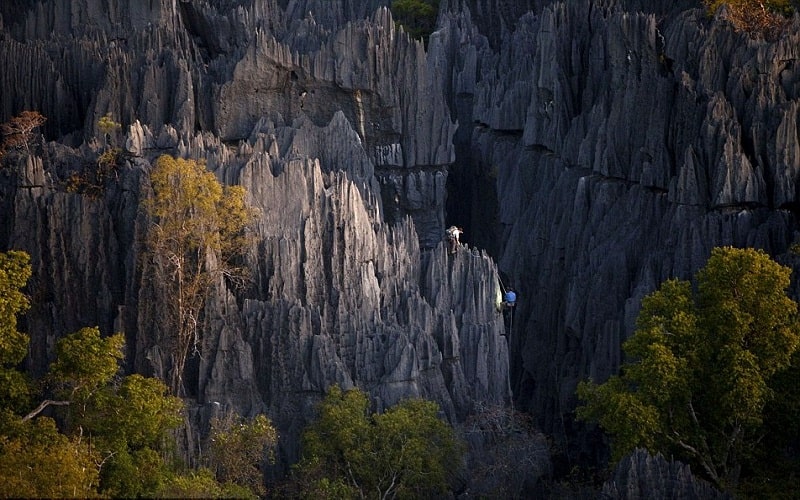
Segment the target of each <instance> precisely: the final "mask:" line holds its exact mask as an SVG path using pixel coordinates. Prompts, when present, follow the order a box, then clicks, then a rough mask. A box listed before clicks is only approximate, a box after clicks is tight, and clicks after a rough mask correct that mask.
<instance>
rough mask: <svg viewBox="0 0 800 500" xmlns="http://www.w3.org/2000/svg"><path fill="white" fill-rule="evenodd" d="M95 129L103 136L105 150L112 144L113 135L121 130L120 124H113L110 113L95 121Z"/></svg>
mask: <svg viewBox="0 0 800 500" xmlns="http://www.w3.org/2000/svg"><path fill="white" fill-rule="evenodd" d="M97 128H99V129H100V133H101V134H103V145H104V147H105V148H106V149H107V148H108V146H109V145H110V144H113V142H114V135H116V133H117V130H119V129H121V128H122V124H121V123H118V122H115V121H114V117H113V116H111V113H106V114H105V115H103V116H102V117H100V119H99V120H97Z"/></svg>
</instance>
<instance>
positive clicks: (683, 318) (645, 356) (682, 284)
mask: <svg viewBox="0 0 800 500" xmlns="http://www.w3.org/2000/svg"><path fill="white" fill-rule="evenodd" d="M789 274H790V269H789V268H786V267H783V266H781V265H779V264H777V263H776V262H774V261H772V260H771V259H770V258H769V256H768V255H766V254H765V253H764V252H762V251H758V250H753V249H736V248H730V247H728V248H715V249H714V250H713V252H712V254H711V258H710V259H709V260H708V263H707V264H706V266H705V267H704V268H703V269H701V270H700V271H699V272H698V273H697V291H696V292H694V291H693V289H692V286H691V284H690V283H689V282H686V281H679V280H669V281H667V282H665V283H664V284H662V285H661V287H660V288H659V290H657V291H656V292H654V293H653V294H651V295H650V296H648V297H645V299H644V300H643V301H642V309H641V312H640V314H639V317H638V320H637V330H636V332H635V333H634V335H633V336H632V337H631V338H630V339H629V340H628V341H626V342H625V343H624V345H623V348H624V350H625V353H626V354H627V356H628V361H627V362H626V363H625V364H624V365H623V366H622V368H621V374H620V375H619V376H614V377H611V378H610V379H609V380H608V381H607V382H605V383H604V384H601V385H595V384H593V383H591V382H582V383H581V384H579V386H578V396H579V397H580V398H581V399H582V400H584V401H585V402H586V404H585V405H584V406H582V407H579V408H578V417H579V418H581V419H584V420H592V421H596V422H599V424H600V426H601V427H602V428H603V429H604V430H605V431H606V432H608V433H609V434H611V436H612V437H613V440H612V452H613V456H614V458H615V459H619V458H621V457H622V456H623V455H624V454H626V453H628V452H630V451H631V450H633V448H634V447H637V446H638V447H645V448H647V449H648V450H650V451H651V452H661V453H663V454H665V455H667V456H675V457H676V458H680V459H682V460H684V461H685V462H688V463H690V464H692V465H694V466H695V470H699V471H701V472H702V473H704V474H705V475H706V476H707V477H708V478H709V479H711V480H712V481H714V482H715V483H716V484H717V485H718V486H720V487H723V488H726V489H735V488H736V486H737V483H738V480H739V475H740V471H741V470H742V467H743V466H747V465H752V457H753V450H754V449H755V448H757V447H758V445H759V443H761V442H762V438H763V437H764V431H765V427H764V425H763V423H764V419H765V417H769V415H768V412H767V411H766V410H767V409H768V404H769V403H770V402H771V401H773V400H774V399H775V395H776V393H777V394H780V391H782V390H785V388H786V387H785V386H787V385H788V384H787V383H786V382H785V381H782V382H781V385H782V386H784V387H783V389H782V388H781V386H778V385H775V381H776V380H779V379H780V377H777V375H780V374H783V373H788V370H787V369H788V368H789V367H790V364H791V361H792V355H793V353H794V352H795V350H796V349H797V347H798V342H799V341H800V323H798V310H797V304H796V303H795V302H794V301H793V300H792V299H790V298H789V297H787V295H786V293H785V290H786V288H787V287H788V285H789ZM795 359H797V357H795ZM795 378H796V377H795ZM795 400H797V398H795ZM796 410H797V408H795V411H796Z"/></svg>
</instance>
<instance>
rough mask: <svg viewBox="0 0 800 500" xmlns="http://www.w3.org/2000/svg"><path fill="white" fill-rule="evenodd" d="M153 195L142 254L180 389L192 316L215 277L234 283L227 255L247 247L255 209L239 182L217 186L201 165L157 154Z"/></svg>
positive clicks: (193, 330) (235, 272) (192, 343)
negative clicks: (149, 266) (155, 284)
mask: <svg viewBox="0 0 800 500" xmlns="http://www.w3.org/2000/svg"><path fill="white" fill-rule="evenodd" d="M150 181H151V183H152V186H153V196H152V197H151V198H150V199H148V200H147V201H146V204H145V206H146V208H147V210H148V212H149V214H150V216H151V217H152V224H151V226H150V230H149V237H148V247H149V254H150V258H151V259H152V262H153V264H154V272H155V277H156V278H157V279H158V280H159V283H160V286H163V287H164V288H165V290H164V292H165V298H166V302H165V304H164V305H165V306H166V313H167V317H166V323H165V324H164V328H165V329H167V330H169V331H170V332H171V333H170V337H171V345H170V354H171V360H172V366H171V372H170V375H169V379H170V380H169V384H170V388H171V389H172V391H173V393H175V394H178V393H179V392H180V391H182V389H183V382H182V380H183V378H182V377H183V371H184V367H185V364H186V360H187V358H188V357H189V355H190V354H191V352H192V351H194V352H197V353H199V344H200V335H199V333H200V328H199V321H200V316H201V313H202V311H203V308H204V305H205V301H206V298H207V297H208V295H209V293H210V291H211V290H212V288H213V287H214V284H215V282H216V281H217V280H219V279H221V278H223V277H224V278H226V279H229V280H234V281H237V282H240V281H241V279H242V277H243V276H244V272H243V270H242V269H240V268H237V267H236V266H235V265H234V264H233V261H234V259H235V258H236V257H237V256H239V255H241V253H242V252H243V251H244V249H245V248H246V246H247V244H248V241H249V236H248V235H247V228H248V226H249V225H250V224H251V223H252V221H253V218H254V215H255V213H254V211H253V209H251V208H250V207H249V206H248V205H247V204H246V202H245V191H244V188H242V187H241V186H228V187H225V188H223V187H222V185H221V184H220V183H219V181H217V179H216V177H214V174H212V173H211V172H209V171H207V170H206V169H205V167H204V165H203V164H201V163H198V162H197V161H194V160H184V159H180V158H173V157H171V156H167V155H164V156H161V157H160V158H159V159H158V160H157V161H156V164H155V168H154V169H153V171H152V172H151V174H150Z"/></svg>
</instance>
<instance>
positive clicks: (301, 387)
mask: <svg viewBox="0 0 800 500" xmlns="http://www.w3.org/2000/svg"><path fill="white" fill-rule="evenodd" d="M229 4H230V5H226V6H223V5H220V4H219V3H214V4H213V5H212V3H211V2H191V3H185V2H179V3H177V2H173V3H157V5H151V6H150V7H145V6H138V7H137V6H133V5H132V4H131V5H128V3H125V2H122V3H119V2H108V3H105V4H102V6H100V4H97V3H95V2H88V3H86V2H79V1H74V0H73V1H67V0H62V1H59V0H54V1H50V2H42V3H39V4H37V5H36V6H35V7H34V8H31V9H30V10H28V11H27V14H26V15H21V16H19V17H15V18H14V21H13V23H9V22H8V17H7V11H5V10H4V11H2V13H3V16H4V17H3V19H4V22H3V23H2V26H3V27H4V29H5V31H4V32H3V36H2V37H0V57H2V58H4V59H3V61H5V62H7V63H9V65H10V66H11V67H14V68H15V72H14V73H13V74H6V75H5V76H3V77H2V78H3V79H2V80H0V85H2V88H3V94H2V95H3V98H2V104H1V105H0V119H2V120H5V119H7V118H8V117H9V116H11V115H12V114H15V113H17V112H19V111H21V110H22V109H28V108H30V109H38V110H39V111H40V112H42V114H44V115H46V116H49V117H50V116H52V117H54V119H53V120H51V121H50V122H49V123H48V127H47V128H46V129H45V134H46V135H47V136H48V138H54V137H57V138H60V140H59V141H57V142H51V143H46V144H44V145H43V146H41V147H39V146H36V147H34V148H33V154H32V155H30V156H29V155H27V154H25V153H23V152H13V153H12V154H11V155H10V156H9V158H8V166H7V168H6V169H4V170H3V172H2V177H0V188H1V190H0V193H2V196H0V199H2V200H3V204H2V206H3V207H4V210H3V212H2V214H0V225H2V226H3V227H4V228H7V229H5V230H4V231H3V232H2V233H0V234H2V237H3V239H2V241H0V248H2V249H7V248H19V249H23V250H26V251H28V252H29V253H31V254H32V255H33V264H34V269H35V277H34V279H33V280H32V283H31V285H30V287H29V291H30V292H31V295H32V298H33V304H34V306H33V308H32V310H31V312H30V314H29V315H28V317H27V320H26V323H25V326H26V328H27V330H28V331H29V332H30V333H31V336H32V340H33V342H32V344H31V345H32V350H31V353H30V356H29V360H28V364H29V366H30V368H31V370H32V371H34V372H37V373H41V372H42V371H44V370H45V369H46V367H47V364H48V362H49V361H50V360H51V359H52V356H53V347H54V343H55V342H56V341H57V339H58V338H60V337H61V336H63V335H65V334H67V333H70V332H72V331H75V330H77V329H79V328H80V327H82V326H87V325H99V326H100V327H101V330H102V331H103V332H104V333H106V334H110V333H112V332H113V331H123V332H124V333H125V335H126V338H127V341H128V342H127V349H128V352H127V361H128V369H129V370H133V371H137V372H141V373H145V374H147V375H155V376H160V377H165V376H166V374H167V372H168V370H169V369H170V366H171V364H172V361H171V353H170V352H169V350H168V348H167V347H166V346H168V345H169V342H168V338H169V336H170V335H171V332H169V331H165V330H163V329H162V327H161V324H162V323H161V321H160V319H161V317H162V316H163V314H164V310H163V304H164V301H166V300H169V297H163V296H162V295H161V294H162V291H161V290H160V288H159V286H158V283H157V281H155V280H154V275H153V272H152V269H151V267H150V263H149V259H148V257H147V255H146V253H145V252H144V246H143V241H144V238H145V237H146V230H147V224H148V220H147V215H146V214H145V213H144V210H143V209H142V204H141V202H142V200H143V199H144V198H146V197H147V196H148V194H149V191H150V187H149V183H148V171H149V170H150V169H151V168H152V164H153V162H154V160H155V158H156V157H157V156H159V155H160V154H165V153H166V154H175V155H179V156H183V157H189V158H196V159H199V160H203V161H205V162H206V164H207V166H208V168H209V169H210V170H212V171H214V173H215V174H216V175H217V176H218V178H219V179H220V180H222V181H224V182H225V183H228V184H241V185H243V186H244V187H245V188H246V190H247V193H248V198H249V200H250V201H251V203H252V204H253V205H255V206H256V207H258V208H259V209H260V216H259V218H258V221H257V227H256V228H255V232H254V235H255V238H254V243H253V246H252V248H249V249H248V254H247V258H246V263H247V268H248V269H249V270H250V271H251V276H252V283H250V284H249V286H247V287H246V288H245V289H244V290H238V289H234V288H231V287H229V286H227V283H226V282H224V281H220V282H219V283H217V287H216V292H215V293H214V295H213V296H211V297H209V298H208V301H207V305H206V310H205V317H204V323H203V328H202V337H201V339H200V340H201V344H200V346H201V348H200V349H199V352H198V353H197V354H196V355H193V356H192V358H191V359H190V360H189V361H188V363H187V373H186V374H185V376H184V380H185V381H186V393H185V396H186V399H187V402H188V403H189V408H190V415H191V417H192V421H193V422H194V423H195V424H197V425H198V427H197V429H201V428H202V425H203V423H204V422H205V421H206V420H207V419H208V418H209V416H211V415H212V414H213V413H214V412H215V411H217V410H218V409H220V408H221V409H224V410H236V411H238V412H239V413H242V414H245V415H252V414H255V413H260V412H266V413H267V414H268V415H269V416H270V417H271V418H272V419H273V420H274V421H275V422H276V424H277V426H278V428H279V431H280V433H281V435H282V446H281V457H282V464H283V465H285V464H287V463H291V462H293V461H295V460H296V459H297V457H298V452H299V448H298V447H299V439H298V438H299V433H300V431H301V430H302V428H303V426H304V425H305V424H306V423H307V422H308V420H309V419H310V418H312V417H313V414H314V404H315V403H316V402H318V401H319V400H320V399H321V397H322V396H323V394H324V391H325V389H326V388H327V387H328V386H329V385H331V384H334V383H338V384H340V385H342V386H343V387H345V388H350V387H355V386H358V387H360V388H362V389H364V390H366V391H368V393H369V394H370V397H371V398H372V403H373V409H374V410H382V409H383V408H386V407H388V406H390V405H392V404H395V403H396V402H398V401H399V400H401V399H403V398H407V397H425V398H428V399H432V400H435V401H437V402H438V403H439V404H440V405H441V407H442V412H443V415H444V416H446V417H447V418H448V419H450V420H451V421H453V422H456V421H459V420H462V419H464V418H465V417H466V415H467V414H468V413H469V412H470V411H471V410H472V408H473V405H474V404H475V403H476V402H481V403H485V404H502V403H503V402H506V401H508V400H509V398H510V387H509V384H508V350H507V343H506V339H505V337H504V333H505V330H504V324H503V317H502V315H501V314H500V313H499V312H498V311H497V309H496V300H497V297H498V290H499V288H498V285H497V269H496V266H495V264H494V262H493V260H492V259H491V258H490V257H489V256H487V255H486V254H485V253H482V252H480V251H478V250H473V249H470V248H467V247H462V248H460V249H459V251H458V252H457V253H455V254H450V253H448V252H447V251H446V248H445V246H444V244H443V243H442V242H441V239H442V235H443V229H444V227H443V226H444V202H445V191H444V190H445V184H446V175H447V166H448V165H449V164H450V163H451V162H452V161H453V158H454V150H453V143H452V137H453V134H454V132H455V129H456V124H455V122H454V121H453V120H452V119H451V118H450V111H449V109H448V107H447V105H446V102H445V93H444V90H445V89H446V88H447V85H448V83H447V77H448V75H447V73H446V72H444V71H442V68H441V67H439V66H437V64H438V62H439V61H441V60H442V57H441V56H437V57H431V56H430V55H429V53H426V52H425V50H424V49H423V46H422V45H421V43H419V42H415V41H413V40H410V39H409V38H408V37H407V36H406V35H405V34H404V33H403V32H402V31H400V30H398V29H397V27H396V26H395V24H394V22H393V20H392V18H391V15H390V13H389V11H388V10H387V9H385V8H377V7H379V6H378V5H377V4H376V5H375V7H376V8H377V10H372V9H371V10H370V11H369V12H368V14H369V15H368V16H367V15H366V14H365V12H366V11H365V10H364V9H365V8H366V4H359V5H358V6H356V4H355V3H352V2H347V1H344V0H342V1H341V2H333V5H332V9H331V10H330V11H328V10H325V12H324V13H323V14H324V15H322V16H317V15H316V14H317V13H321V10H320V7H319V6H316V4H315V3H313V2H304V3H303V2H288V3H285V2H284V5H278V4H277V3H276V2H272V1H254V2H229ZM329 4H330V2H326V3H325V5H326V9H327V8H328V6H329ZM356 7H357V8H356ZM122 18H124V20H120V21H119V22H118V20H119V19H122ZM436 51H439V52H441V49H436V48H431V53H437V52H436ZM17 61H19V62H17ZM61 106H65V108H64V109H66V112H64V113H62V114H60V112H59V111H58V110H59V107H61ZM72 110H75V111H74V112H73V111H72ZM106 113H110V114H111V116H112V117H113V118H114V119H115V120H117V121H120V122H122V123H123V124H124V129H123V132H122V133H119V134H112V136H110V137H102V136H101V134H100V132H99V130H97V125H96V122H97V119H98V118H99V117H100V116H103V115H104V114H106ZM107 140H108V141H111V143H115V144H120V145H124V149H125V151H126V159H125V161H124V165H123V166H122V167H121V168H120V169H119V170H118V171H116V172H115V174H114V176H113V178H112V179H110V180H109V181H108V182H106V183H105V184H104V185H103V189H102V190H100V191H99V192H94V191H93V192H92V193H89V192H86V191H81V190H76V189H73V188H70V187H69V186H70V184H69V179H70V176H71V175H72V174H73V173H76V172H91V171H92V169H93V168H96V163H95V162H96V160H97V155H98V154H99V153H100V152H101V151H102V150H103V149H104V148H105V143H106V141H107ZM64 143H66V144H67V146H65V145H63V144H64ZM69 146H72V147H69ZM384 198H385V199H384ZM6 208H7V209H6ZM198 437H199V436H198V435H197V434H196V433H195V434H192V435H188V436H187V441H186V443H185V446H186V448H187V454H188V455H189V456H192V455H194V454H195V453H196V452H197V450H198V443H197V442H196V440H197V439H198Z"/></svg>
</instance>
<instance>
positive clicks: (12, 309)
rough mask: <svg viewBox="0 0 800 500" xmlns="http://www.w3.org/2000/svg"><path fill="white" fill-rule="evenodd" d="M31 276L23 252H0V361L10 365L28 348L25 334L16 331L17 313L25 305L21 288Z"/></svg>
mask: <svg viewBox="0 0 800 500" xmlns="http://www.w3.org/2000/svg"><path fill="white" fill-rule="evenodd" d="M30 277H31V266H30V257H29V256H28V254H27V253H25V252H18V251H13V250H12V251H10V252H6V253H0V364H2V365H4V366H8V365H11V366H14V365H17V364H18V363H20V362H21V361H22V359H23V358H24V357H25V354H26V353H27V350H28V337H27V336H26V335H23V334H22V333H20V332H18V331H17V314H20V313H22V312H24V311H25V310H27V309H28V299H27V297H25V295H24V294H23V293H22V291H21V290H22V288H23V287H24V286H25V284H26V283H27V282H28V279H29V278H30Z"/></svg>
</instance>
